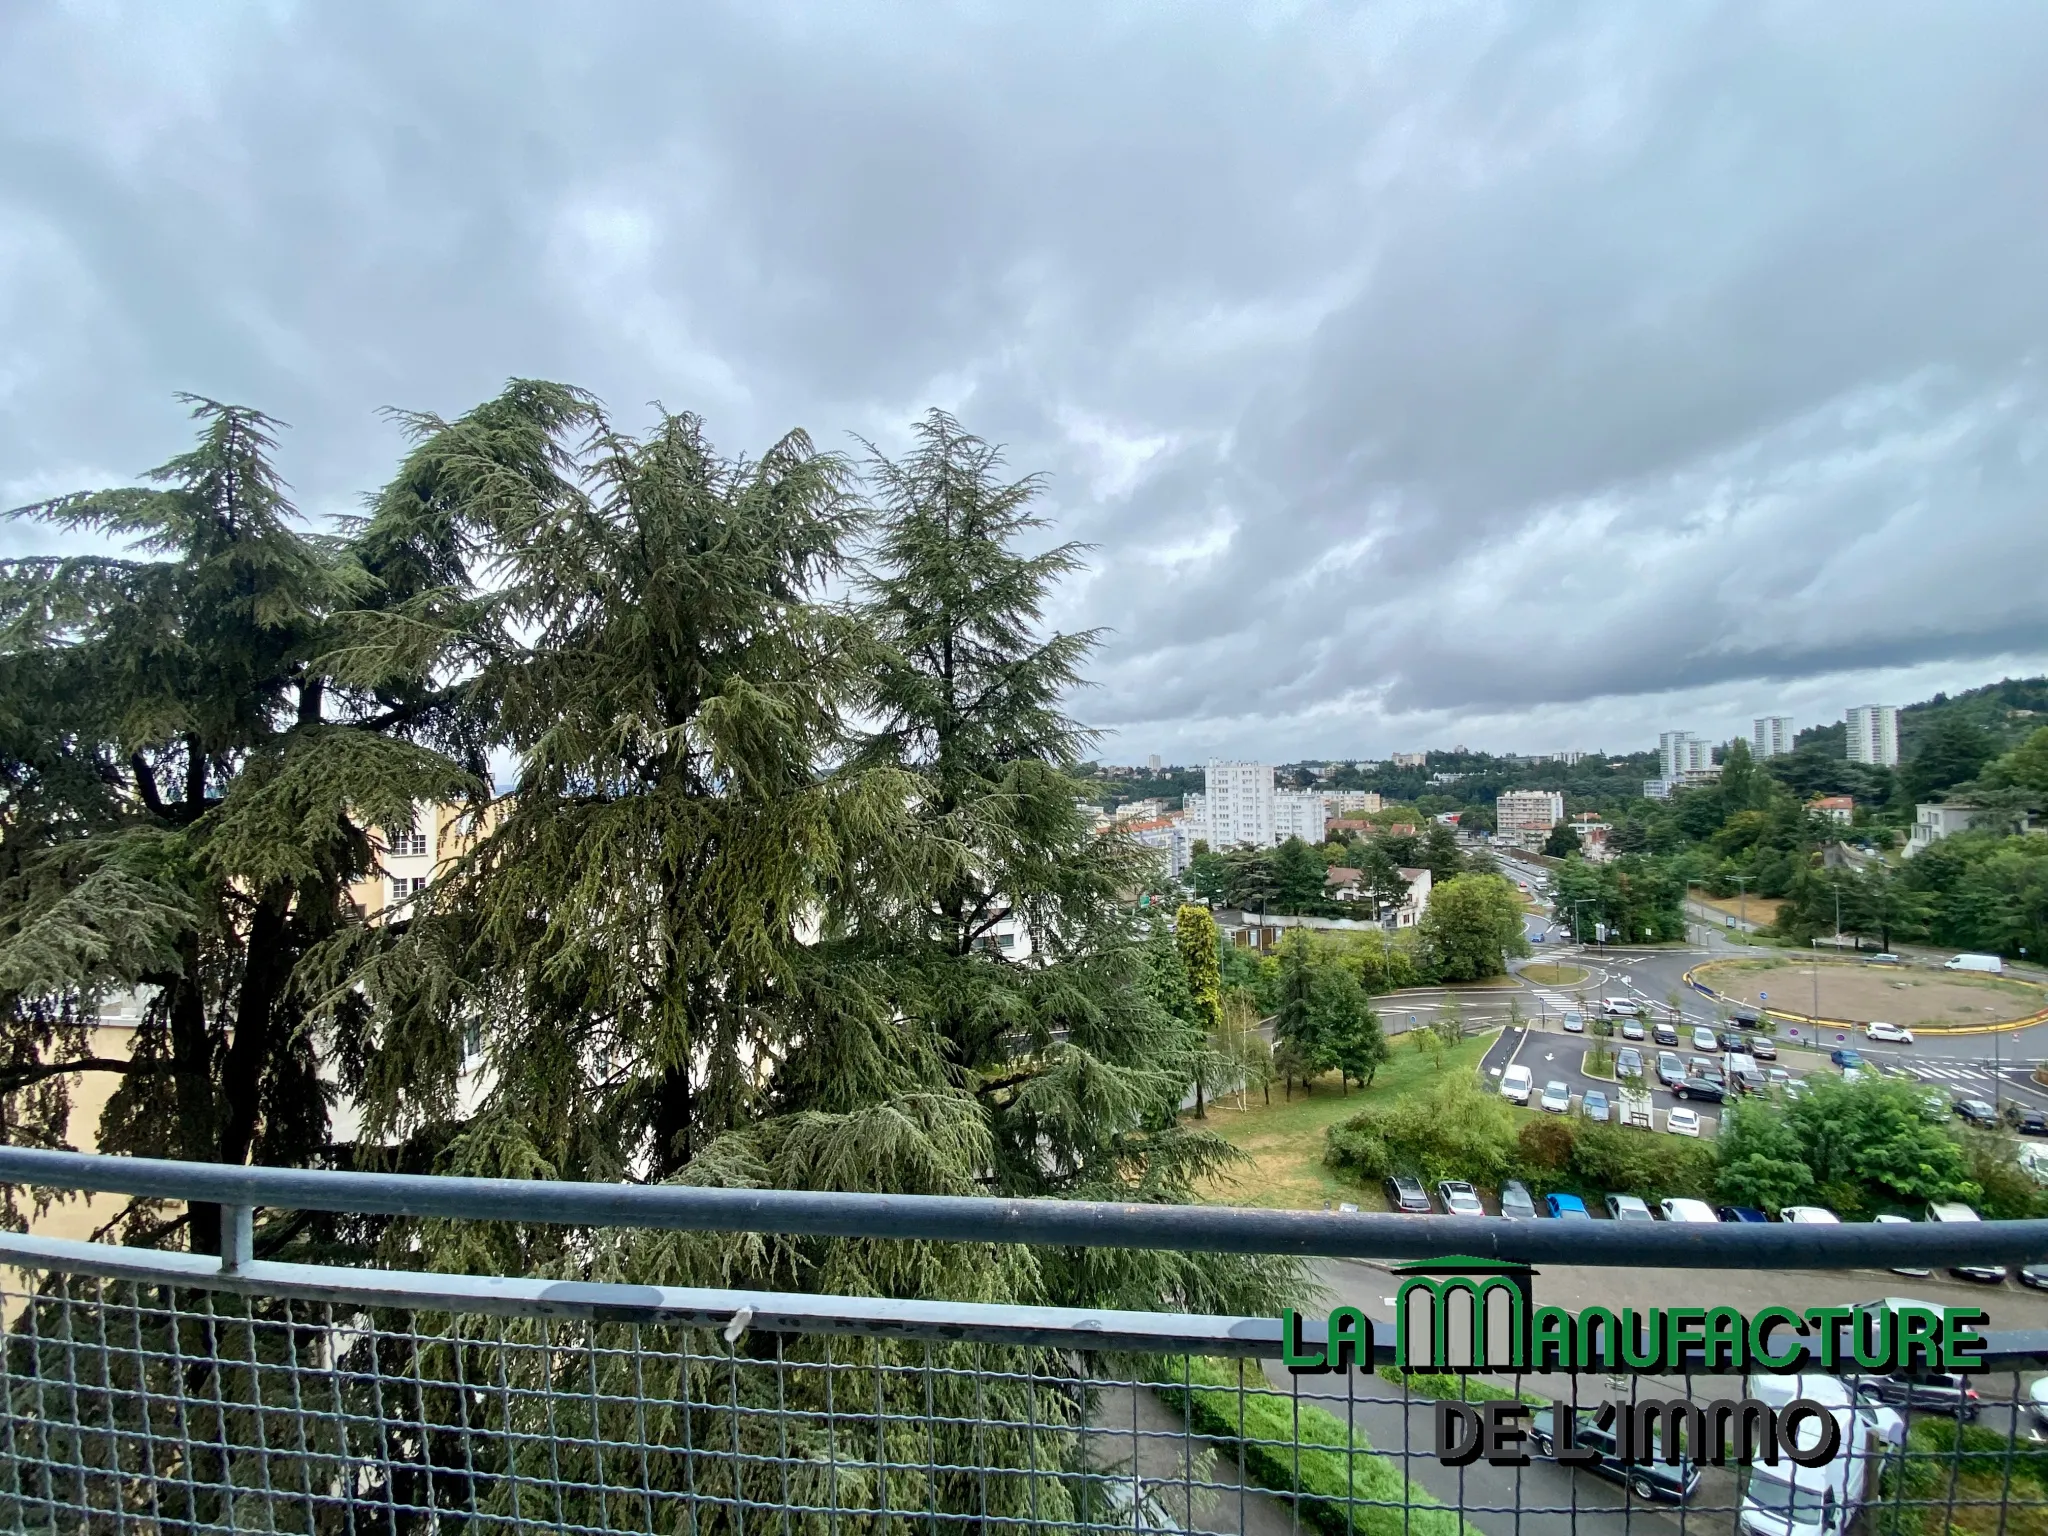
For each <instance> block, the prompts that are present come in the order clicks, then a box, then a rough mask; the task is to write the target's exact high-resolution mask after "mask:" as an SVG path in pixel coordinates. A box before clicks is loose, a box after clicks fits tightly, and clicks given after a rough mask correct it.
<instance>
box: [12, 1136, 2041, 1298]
mask: <svg viewBox="0 0 2048 1536" xmlns="http://www.w3.org/2000/svg"><path fill="white" fill-rule="evenodd" d="M0 1183H10V1184H27V1185H36V1186H40V1187H43V1188H47V1189H72V1190H89V1191H94V1192H98V1193H103V1194H122V1195H141V1196H148V1197H151V1198H156V1199H169V1200H186V1201H198V1202H205V1203H211V1204H218V1205H223V1206H228V1207H230V1208H235V1207H239V1208H242V1209H244V1210H247V1209H250V1208H254V1207H264V1208H268V1209H273V1210H278V1209H282V1210H302V1211H342V1212H352V1213H358V1214H368V1215H387V1216H434V1217H443V1218H451V1219H456V1220H472V1221H528V1222H544V1223H548V1224H552V1225H557V1226H589V1227H600V1226H605V1227H640V1228H656V1229H666V1230H672V1231H702V1232H762V1233H778V1234H782V1235H788V1236H809V1237H866V1238H875V1237H886V1238H915V1239H925V1240H929V1241H938V1242H978V1243H1025V1244H1038V1245H1046V1246H1054V1247H1074V1248H1152V1249H1166V1250H1174V1251H1180V1252H1195V1253H1257V1254H1288V1255H1295V1256H1299V1257H1321V1258H1377V1259H1424V1258H1441V1257H1442V1256H1444V1255H1445V1254H1449V1253H1461V1254H1472V1255H1477V1256H1480V1257H1484V1258H1497V1259H1510V1260H1515V1261H1519V1262H1523V1263H1531V1264H1541V1263H1557V1264H1584V1265H1602V1266H1626V1267H1641V1266H1656V1267H1668V1268H1681V1269H1786V1268H1803V1269H1860V1268H1892V1267H1910V1266H1916V1265H1917V1266H1936V1265H1944V1266H1953V1265H1961V1264H2026V1263H2032V1262H2035V1261H2037V1260H2044V1259H2048V1221H1986V1222H1973V1223H1969V1224H1936V1223H1931V1222H1927V1223H1921V1222H1916V1223H1912V1224H1882V1225H1881V1224H1878V1223H1874V1222H1863V1223H1856V1224H1852V1225H1844V1226H1808V1225H1804V1224H1786V1225H1780V1224H1777V1223H1771V1224H1768V1225H1758V1224H1737V1223H1728V1224H1717V1225H1714V1226H1708V1225H1706V1224H1704V1223H1698V1224H1695V1223H1687V1222H1671V1223H1666V1222H1607V1221H1602V1222H1563V1221H1503V1220H1501V1219H1499V1218H1497V1217H1456V1216H1393V1215H1379V1214H1371V1215H1366V1214H1350V1213H1342V1214H1340V1213H1331V1212H1323V1211H1265V1210H1247V1209H1243V1208H1240V1207H1232V1206H1212V1205H1197V1206H1183V1205H1135V1204H1134V1205H1119V1204H1111V1203H1106V1202H1097V1201H1083V1200H1002V1199H980V1198H973V1197H966V1196H951V1195H871V1194H842V1193H833V1192H826V1191H813V1190H786V1189H706V1188H699V1187H694V1186H685V1185H674V1184H660V1185H648V1184H580V1183H573V1182H569V1181H566V1180H563V1181H555V1180H544V1179H474V1178H455V1177H444V1176H441V1175H435V1174H406V1173H341V1172H333V1171H328V1170H317V1169H299V1168H263V1167H230V1166H228V1165H225V1164H221V1163H186V1162H171V1161H159V1160H155V1159H150V1158H139V1157H107V1156H101V1155H95V1154H88V1153H81V1152H47V1151H42V1150H39V1149H35V1148H28V1147H0ZM237 1257H239V1256H237Z"/></svg>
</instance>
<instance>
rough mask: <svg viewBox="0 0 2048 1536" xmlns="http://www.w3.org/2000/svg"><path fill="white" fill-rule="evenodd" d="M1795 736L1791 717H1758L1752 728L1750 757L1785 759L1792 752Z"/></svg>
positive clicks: (1750, 733)
mask: <svg viewBox="0 0 2048 1536" xmlns="http://www.w3.org/2000/svg"><path fill="white" fill-rule="evenodd" d="M1795 734H1796V733H1795V732H1794V731H1793V729H1792V717H1791V716H1790V715H1758V716H1757V717H1756V721H1755V723H1754V724H1752V725H1751V727H1750V732H1749V755H1750V756H1751V757H1754V758H1758V759H1762V758H1766V757H1783V756H1784V755H1785V754H1786V753H1787V752H1790V751H1791V750H1792V738H1793V736H1794V735H1795Z"/></svg>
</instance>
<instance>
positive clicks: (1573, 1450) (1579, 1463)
mask: <svg viewBox="0 0 2048 1536" xmlns="http://www.w3.org/2000/svg"><path fill="white" fill-rule="evenodd" d="M1593 1422H1594V1423H1596V1424H1598V1425H1599V1426H1600V1427H1601V1428H1602V1429H1606V1428H1608V1427H1609V1426H1610V1425H1612V1424H1613V1423H1614V1404H1612V1403H1609V1404H1607V1405H1606V1406H1605V1407H1604V1408H1602V1409H1601V1410H1600V1411H1599V1412H1598V1413H1597V1414H1596V1415H1595V1416H1594V1419H1593ZM1557 1460H1558V1461H1559V1462H1560V1463H1561V1464H1563V1465H1564V1466H1567V1467H1597V1466H1599V1465H1600V1448H1599V1447H1598V1446H1597V1445H1581V1444H1579V1410H1578V1409H1577V1408H1574V1407H1573V1406H1572V1405H1571V1404H1570V1403H1559V1404H1558V1405H1557Z"/></svg>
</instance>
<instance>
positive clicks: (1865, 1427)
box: [1735, 1375, 1906, 1536]
mask: <svg viewBox="0 0 2048 1536" xmlns="http://www.w3.org/2000/svg"><path fill="white" fill-rule="evenodd" d="M1743 1395H1744V1396H1745V1397H1752V1398H1756V1399H1759V1400H1761V1401H1762V1402H1764V1403H1765V1404H1767V1405H1768V1406H1770V1407H1772V1408H1775V1409H1777V1410H1778V1411H1780V1412H1783V1411H1784V1409H1785V1408H1787V1407H1788V1406H1790V1404H1791V1403H1792V1402H1793V1400H1794V1399H1798V1398H1803V1399H1805V1400H1806V1401H1807V1402H1809V1403H1812V1404H1813V1405H1814V1406H1816V1407H1818V1408H1820V1409H1822V1410H1823V1411H1824V1412H1825V1413H1826V1414H1827V1416H1828V1417H1829V1418H1831V1419H1833V1420H1834V1425H1833V1428H1834V1430H1835V1432H1836V1434H1837V1435H1839V1437H1840V1440H1841V1445H1842V1447H1843V1450H1844V1452H1845V1454H1843V1455H1838V1456H1834V1457H1832V1458H1830V1459H1829V1460H1827V1461H1826V1462H1823V1463H1822V1464H1821V1465H1819V1466H1817V1467H1802V1466H1800V1465H1799V1464H1798V1463H1797V1462H1795V1461H1793V1460H1792V1458H1791V1457H1789V1456H1781V1457H1774V1458H1770V1459H1766V1458H1764V1457H1758V1458H1757V1459H1756V1461H1755V1462H1753V1463H1752V1464H1751V1466H1750V1468H1749V1475H1748V1476H1747V1477H1746V1478H1745V1479H1744V1480H1743V1484H1742V1503H1741V1504H1740V1506H1738V1509H1737V1512H1736V1524H1735V1528H1736V1529H1737V1530H1738V1531H1741V1532H1743V1533H1744V1536H1832V1533H1834V1532H1837V1531H1849V1530H1854V1529H1861V1528H1862V1527H1863V1526H1864V1525H1865V1524H1871V1525H1875V1524H1877V1523H1878V1522H1877V1521H1875V1520H1872V1521H1869V1522H1865V1521H1864V1520H1863V1518H1862V1516H1863V1510H1864V1507H1865V1506H1866V1505H1867V1504H1869V1503H1870V1502H1872V1501H1873V1500H1876V1499H1878V1498H1880V1497H1881V1495H1882V1491H1883V1483H1882V1472H1883V1468H1884V1465H1885V1461H1884V1454H1883V1450H1879V1451H1878V1452H1877V1453H1876V1454H1872V1449H1871V1448H1872V1447H1873V1446H1876V1447H1881V1448H1884V1450H1888V1449H1890V1448H1892V1447H1895V1446H1897V1445H1899V1444H1901V1443H1902V1442H1903V1441H1904V1440H1905V1438H1906V1421H1905V1420H1904V1419H1903V1418H1901V1417H1900V1416H1899V1414H1898V1413H1897V1412H1896V1411H1895V1410H1894V1409H1891V1408H1888V1407H1886V1406H1885V1405H1884V1404H1883V1403H1882V1402H1880V1401H1877V1400H1876V1399H1875V1398H1874V1397H1871V1396H1867V1395H1866V1396H1864V1397H1858V1396H1857V1395H1856V1394H1855V1393H1853V1392H1852V1391H1851V1390H1850V1389H1849V1386H1848V1384H1847V1383H1846V1382H1844V1381H1841V1380H1840V1379H1838V1378H1836V1377H1833V1376H1817V1375H1813V1376H1751V1377H1749V1378H1748V1380H1747V1382H1746V1384H1745V1391H1744V1393H1743ZM1820 1433H1821V1429H1820V1426H1819V1425H1818V1424H1816V1423H1813V1422H1812V1421H1810V1420H1809V1421H1808V1422H1806V1423H1804V1424H1802V1425H1800V1426H1799V1428H1798V1431H1797V1434H1798V1439H1799V1442H1800V1444H1801V1445H1812V1444H1813V1443H1814V1442H1815V1441H1816V1440H1817V1438H1818V1437H1819V1435H1820Z"/></svg>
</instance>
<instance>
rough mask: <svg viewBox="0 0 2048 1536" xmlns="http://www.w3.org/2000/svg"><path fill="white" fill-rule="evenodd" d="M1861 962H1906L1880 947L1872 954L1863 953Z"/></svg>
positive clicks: (1895, 963)
mask: <svg viewBox="0 0 2048 1536" xmlns="http://www.w3.org/2000/svg"><path fill="white" fill-rule="evenodd" d="M1863 963H1864V964H1865V965H1904V964H1905V963H1906V962H1905V961H1903V960H1901V959H1900V958H1899V957H1898V956H1897V955H1895V954H1893V953H1892V952H1891V951H1890V950H1888V949H1881V950H1879V951H1878V952H1877V953H1876V954H1874V955H1865V956H1864V957H1863Z"/></svg>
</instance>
